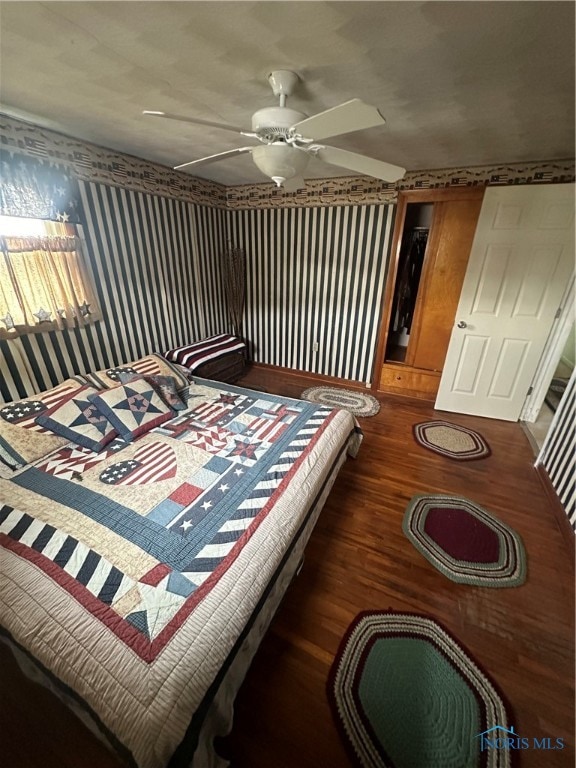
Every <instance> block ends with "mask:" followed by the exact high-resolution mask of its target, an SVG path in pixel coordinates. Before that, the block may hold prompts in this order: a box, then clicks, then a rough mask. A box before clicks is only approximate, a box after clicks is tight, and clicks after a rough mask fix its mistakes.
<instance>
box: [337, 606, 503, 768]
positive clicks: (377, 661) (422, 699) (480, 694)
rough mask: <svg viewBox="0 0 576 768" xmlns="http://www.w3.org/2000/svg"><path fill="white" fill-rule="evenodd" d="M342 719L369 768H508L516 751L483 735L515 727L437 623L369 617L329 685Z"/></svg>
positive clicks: (354, 631)
mask: <svg viewBox="0 0 576 768" xmlns="http://www.w3.org/2000/svg"><path fill="white" fill-rule="evenodd" d="M328 698H329V700H330V704H331V707H332V712H333V714H334V718H335V720H336V723H337V725H338V727H339V730H340V731H341V732H342V734H343V736H344V739H345V742H346V743H347V746H348V747H349V748H350V751H351V753H352V754H353V755H354V758H355V761H356V762H357V763H359V764H360V765H361V766H363V768H508V766H510V751H509V750H508V749H504V750H497V749H493V750H482V747H481V743H482V739H481V738H478V736H479V735H480V734H482V733H484V732H485V731H488V730H489V729H491V728H494V727H496V726H499V727H500V728H502V729H507V728H508V723H509V717H508V714H507V712H506V707H505V705H504V703H503V701H502V698H501V695H500V694H499V693H498V692H497V691H496V689H495V687H494V684H493V683H492V682H491V681H490V680H489V679H488V677H487V675H486V674H485V673H483V672H482V671H481V670H480V669H479V667H478V666H477V665H476V663H475V662H474V661H472V659H471V658H470V656H469V655H468V653H467V651H465V650H464V648H463V647H462V646H461V645H460V644H459V643H458V642H457V641H456V640H455V638H454V637H452V636H451V635H450V634H449V633H448V632H447V631H446V630H445V629H444V628H443V627H442V626H441V625H440V624H438V623H437V622H436V621H434V620H432V619H430V618H428V617H426V616H421V615H417V614H410V613H393V612H375V611H366V612H363V613H361V614H359V615H358V616H357V617H356V618H355V619H354V621H353V622H352V624H351V626H350V627H349V629H348V631H347V633H346V635H345V637H344V639H343V641H342V643H341V645H340V649H339V651H338V653H337V655H336V658H335V659H334V663H333V665H332V668H331V670H330V676H329V680H328Z"/></svg>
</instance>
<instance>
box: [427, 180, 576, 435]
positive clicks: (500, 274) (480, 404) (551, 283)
mask: <svg viewBox="0 0 576 768" xmlns="http://www.w3.org/2000/svg"><path fill="white" fill-rule="evenodd" d="M573 279H574V185H573V184H550V185H543V186H522V187H488V189H487V190H486V194H485V196H484V201H483V203H482V210H481V211H480V217H479V219H478V226H477V229H476V234H475V236H474V242H473V244H472V250H471V252H470V260H469V262H468V268H467V271H466V277H465V279H464V284H463V286H462V294H461V296H460V302H459V304H458V311H457V313H456V320H455V323H454V328H453V330H452V335H451V337H450V344H449V347H448V352H447V355H446V361H445V363H444V369H443V372H442V378H441V380H440V388H439V390H438V397H437V400H436V408H438V409H440V410H445V411H454V412H456V413H470V414H474V415H477V416H488V417H491V418H494V419H505V420H508V421H516V420H517V419H518V417H519V415H520V411H521V409H522V406H523V404H524V401H525V399H526V395H527V392H528V389H529V387H530V383H531V381H532V378H533V376H534V374H535V372H536V369H537V366H538V362H539V360H540V357H541V355H542V353H543V351H544V348H545V345H546V340H547V338H548V334H549V333H550V330H551V328H552V323H553V322H554V317H555V315H556V312H557V310H558V308H559V306H560V302H561V300H562V297H563V295H564V293H565V291H566V286H567V284H568V282H569V281H570V280H573Z"/></svg>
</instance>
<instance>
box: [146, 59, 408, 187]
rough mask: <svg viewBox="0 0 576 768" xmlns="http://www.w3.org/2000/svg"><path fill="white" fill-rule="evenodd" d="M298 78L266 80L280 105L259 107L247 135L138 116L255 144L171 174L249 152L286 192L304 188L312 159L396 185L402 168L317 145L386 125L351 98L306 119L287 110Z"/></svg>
mask: <svg viewBox="0 0 576 768" xmlns="http://www.w3.org/2000/svg"><path fill="white" fill-rule="evenodd" d="M299 79H300V78H299V77H298V75H297V74H296V73H295V72H291V71H290V70H287V69H280V70H275V71H273V72H271V73H270V74H269V75H268V82H269V83H270V85H271V87H272V91H273V92H274V95H275V96H278V97H279V100H280V103H279V106H277V107H264V108H263V109H259V110H258V111H257V112H255V113H254V114H253V115H252V130H251V131H248V130H245V129H243V128H240V127H238V126H234V125H226V124H224V123H215V122H212V121H210V120H200V119H199V118H195V117H186V116H184V115H174V114H171V113H169V112H155V111H151V110H144V112H143V114H145V115H153V116H156V117H165V118H168V119H170V120H180V121H183V122H186V123H196V124H199V125H206V126H209V127H211V128H221V129H223V130H225V131H233V132H234V133H239V134H241V135H242V136H247V137H249V138H251V139H256V140H257V141H259V142H260V145H259V146H255V147H238V148H237V149H230V150H228V151H226V152H219V153H218V154H216V155H210V156H209V157H202V158H200V159H199V160H192V161H190V162H188V163H182V164H181V165H177V166H175V170H178V171H179V170H182V169H183V168H199V167H200V166H202V165H208V163H214V162H217V161H219V160H225V159H226V158H228V157H235V156H236V155H241V154H244V153H246V152H249V153H250V154H251V155H252V160H253V161H254V163H255V164H256V166H257V167H258V168H259V169H260V170H261V171H262V172H263V173H264V174H266V176H268V177H269V178H270V179H272V181H273V182H274V183H275V184H276V186H278V187H281V186H284V188H285V189H287V190H293V189H298V188H299V187H303V186H304V184H305V182H304V179H303V177H302V173H303V172H304V170H305V168H306V166H307V165H308V161H309V159H310V157H316V158H318V159H320V160H322V161H323V162H325V163H330V164H331V165H337V166H339V167H341V168H346V169H348V170H350V171H355V172H356V173H361V174H366V175H367V176H374V177H375V178H377V179H382V180H383V181H387V182H389V183H391V182H394V181H398V179H401V178H402V177H403V176H404V174H405V173H406V169H405V168H400V167H399V166H397V165H390V164H389V163H384V162H382V161H381V160H375V159H374V158H371V157H366V156H365V155H360V154H357V153H356V152H348V151H347V150H345V149H337V148H336V147H328V146H326V145H324V144H322V143H320V142H321V140H323V139H326V138H329V137H331V136H341V135H342V134H344V133H351V132H352V131H361V130H364V129H366V128H373V127H375V126H378V125H384V124H385V122H386V121H385V120H384V118H383V117H382V115H381V114H380V112H379V111H378V110H377V109H376V107H372V106H370V105H369V104H365V103H364V102H363V101H361V100H360V99H351V100H350V101H346V102H344V104H340V105H339V106H337V107H332V109H327V110H325V111H324V112H319V113H318V114H316V115H313V116H312V117H306V115H305V114H304V113H302V112H297V111H296V110H294V109H289V108H288V107H287V106H286V97H287V96H291V95H292V93H293V91H294V88H295V86H296V84H297V83H298V81H299ZM287 182H288V183H287Z"/></svg>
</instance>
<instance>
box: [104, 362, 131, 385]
mask: <svg viewBox="0 0 576 768" xmlns="http://www.w3.org/2000/svg"><path fill="white" fill-rule="evenodd" d="M121 373H134V374H137V373H138V371H137V370H136V368H132V367H131V366H129V365H123V366H119V367H118V368H109V369H108V370H107V371H106V376H108V378H110V379H112V381H120V374H121Z"/></svg>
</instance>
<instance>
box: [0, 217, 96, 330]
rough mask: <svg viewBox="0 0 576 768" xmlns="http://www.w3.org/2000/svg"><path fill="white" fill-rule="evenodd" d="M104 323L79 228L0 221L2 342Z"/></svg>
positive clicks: (17, 219) (33, 221)
mask: <svg viewBox="0 0 576 768" xmlns="http://www.w3.org/2000/svg"><path fill="white" fill-rule="evenodd" d="M100 318H101V315H100V311H99V309H98V305H97V302H96V297H95V294H94V292H93V289H92V287H91V284H90V279H89V276H88V274H87V272H86V269H85V267H84V263H83V257H82V243H81V239H80V237H79V233H78V230H77V229H76V227H75V226H74V225H71V224H65V223H60V222H52V221H43V220H40V219H27V218H21V217H13V216H0V339H10V338H14V337H16V336H20V335H22V334H26V333H36V332H42V331H49V330H55V329H62V328H69V327H74V326H76V325H86V324H87V323H91V322H93V321H94V320H99V319H100Z"/></svg>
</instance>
